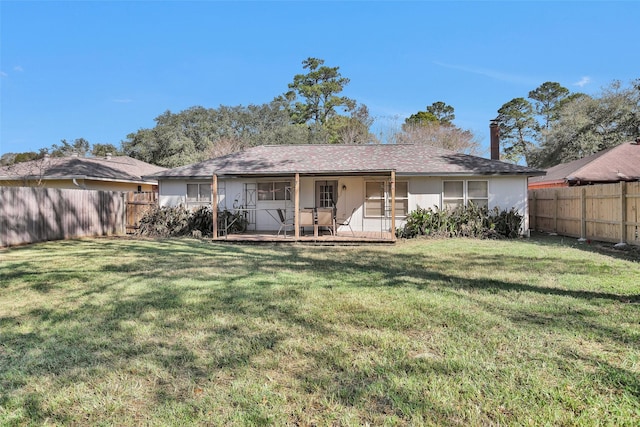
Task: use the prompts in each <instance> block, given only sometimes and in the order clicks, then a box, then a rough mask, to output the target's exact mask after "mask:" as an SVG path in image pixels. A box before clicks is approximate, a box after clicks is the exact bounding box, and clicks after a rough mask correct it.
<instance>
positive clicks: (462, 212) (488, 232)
mask: <svg viewBox="0 0 640 427" xmlns="http://www.w3.org/2000/svg"><path fill="white" fill-rule="evenodd" d="M521 224H522V215H520V214H519V213H518V212H517V211H516V210H515V209H513V208H512V209H511V210H509V211H500V210H499V209H498V208H493V209H492V210H488V209H487V208H483V207H480V206H476V205H474V204H472V203H471V204H469V206H458V207H456V208H455V209H451V210H441V209H439V208H438V207H434V208H433V209H432V208H429V209H423V208H418V209H416V210H415V211H412V212H410V213H409V215H407V219H406V223H405V225H404V227H401V228H398V229H397V230H396V236H398V237H400V238H407V239H409V238H413V237H418V236H432V237H474V238H498V237H508V238H514V237H517V236H518V235H519V234H520V226H521Z"/></svg>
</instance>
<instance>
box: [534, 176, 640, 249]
mask: <svg viewBox="0 0 640 427" xmlns="http://www.w3.org/2000/svg"><path fill="white" fill-rule="evenodd" d="M639 210H640V182H620V183H617V184H600V185H589V186H584V187H563V188H542V189H536V190H529V215H530V224H531V225H532V228H533V229H534V230H538V231H546V232H553V233H558V234H560V235H563V236H571V237H583V238H586V239H593V240H601V241H607V242H626V243H629V244H634V245H640V213H639V212H638V211H639Z"/></svg>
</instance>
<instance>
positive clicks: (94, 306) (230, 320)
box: [0, 238, 640, 426]
mask: <svg viewBox="0 0 640 427" xmlns="http://www.w3.org/2000/svg"><path fill="white" fill-rule="evenodd" d="M0 278H1V282H0V425H42V424H53V425H69V424H72V425H185V424H200V425H202V424H205V425H238V426H244V425H286V424H288V425H365V424H367V423H368V424H370V425H464V426H467V425H581V426H583V425H586V426H589V425H616V426H624V425H629V426H636V425H638V424H640V262H639V261H638V260H634V259H629V257H628V256H627V253H619V252H617V251H609V252H604V253H603V252H602V251H597V250H593V248H592V247H590V246H588V245H582V246H581V245H577V244H575V240H574V239H570V240H567V241H565V240H561V239H560V238H556V239H554V240H550V239H544V240H541V239H531V240H519V241H486V240H485V241H481V240H464V239H452V240H415V241H407V242H399V243H398V244H397V245H393V246H391V245H385V246H360V247H329V246H315V247H314V246H305V245H240V244H220V243H211V242H207V241H199V240H195V239H175V240H159V241H152V240H133V239H117V238H113V239H112V238H103V239H88V240H78V241H65V242H51V243H44V244H37V245H32V246H28V247H21V248H14V249H9V250H3V251H0Z"/></svg>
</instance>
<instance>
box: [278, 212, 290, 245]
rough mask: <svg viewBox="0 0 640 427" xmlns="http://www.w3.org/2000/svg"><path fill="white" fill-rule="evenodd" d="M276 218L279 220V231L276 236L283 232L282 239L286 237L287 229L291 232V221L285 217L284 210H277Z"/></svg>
mask: <svg viewBox="0 0 640 427" xmlns="http://www.w3.org/2000/svg"><path fill="white" fill-rule="evenodd" d="M277 211H278V218H280V229H279V230H278V236H280V233H282V232H283V231H284V237H285V238H286V237H287V227H289V228H291V229H292V230H293V219H288V218H287V217H286V212H285V210H284V209H277Z"/></svg>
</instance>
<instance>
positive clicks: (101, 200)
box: [0, 187, 126, 247]
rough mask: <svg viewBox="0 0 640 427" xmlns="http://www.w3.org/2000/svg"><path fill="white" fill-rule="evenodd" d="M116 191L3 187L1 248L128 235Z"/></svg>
mask: <svg viewBox="0 0 640 427" xmlns="http://www.w3.org/2000/svg"><path fill="white" fill-rule="evenodd" d="M125 210H126V204H125V200H124V198H123V193H121V192H116V191H97V190H72V189H59V188H39V187H0V247H4V246H14V245H20V244H26V243H35V242H42V241H47V240H62V239H68V238H75V237H84V236H103V235H113V234H124V233H125V221H126V219H125Z"/></svg>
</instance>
